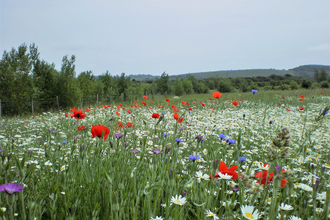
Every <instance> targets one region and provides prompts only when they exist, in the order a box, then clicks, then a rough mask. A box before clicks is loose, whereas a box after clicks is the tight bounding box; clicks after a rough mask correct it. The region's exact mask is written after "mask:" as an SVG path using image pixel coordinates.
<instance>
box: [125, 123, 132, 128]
mask: <svg viewBox="0 0 330 220" xmlns="http://www.w3.org/2000/svg"><path fill="white" fill-rule="evenodd" d="M125 128H133V123H132V122H127V123H126V126H125Z"/></svg>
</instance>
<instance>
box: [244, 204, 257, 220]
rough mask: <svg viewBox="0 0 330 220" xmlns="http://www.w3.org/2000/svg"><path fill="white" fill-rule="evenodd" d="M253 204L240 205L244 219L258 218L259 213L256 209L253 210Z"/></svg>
mask: <svg viewBox="0 0 330 220" xmlns="http://www.w3.org/2000/svg"><path fill="white" fill-rule="evenodd" d="M253 209H254V206H248V205H245V206H242V207H241V211H242V214H243V216H244V217H245V218H246V219H250V220H251V219H259V213H258V209H256V210H254V211H253Z"/></svg>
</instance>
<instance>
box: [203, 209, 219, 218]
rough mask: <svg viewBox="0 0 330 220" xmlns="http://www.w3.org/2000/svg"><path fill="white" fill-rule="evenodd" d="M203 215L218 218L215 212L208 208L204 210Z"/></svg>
mask: <svg viewBox="0 0 330 220" xmlns="http://www.w3.org/2000/svg"><path fill="white" fill-rule="evenodd" d="M205 215H206V217H212V218H213V219H218V218H219V217H218V216H217V215H216V214H214V213H213V212H211V211H210V210H206V211H205Z"/></svg>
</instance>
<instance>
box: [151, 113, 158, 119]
mask: <svg viewBox="0 0 330 220" xmlns="http://www.w3.org/2000/svg"><path fill="white" fill-rule="evenodd" d="M151 117H152V118H159V114H157V113H153V114H152V116H151Z"/></svg>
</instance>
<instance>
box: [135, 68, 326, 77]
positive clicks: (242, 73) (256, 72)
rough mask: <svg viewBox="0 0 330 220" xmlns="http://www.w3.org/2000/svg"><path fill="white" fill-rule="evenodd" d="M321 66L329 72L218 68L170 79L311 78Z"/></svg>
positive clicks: (301, 69) (299, 69)
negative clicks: (271, 76)
mask: <svg viewBox="0 0 330 220" xmlns="http://www.w3.org/2000/svg"><path fill="white" fill-rule="evenodd" d="M322 68H324V69H325V71H326V72H327V73H329V74H330V65H303V66H299V67H295V68H293V69H289V70H276V69H251V70H220V71H210V72H199V73H186V74H179V75H172V76H170V80H175V79H176V78H178V79H181V78H185V77H187V76H189V75H192V76H194V77H195V78H196V79H197V80H202V79H206V78H211V77H225V78H235V77H257V76H264V77H268V76H270V75H278V76H284V75H286V74H289V75H291V76H297V77H305V78H313V74H314V70H315V69H317V70H318V71H320V70H321V69H322ZM129 77H131V79H132V80H133V79H135V80H136V81H153V80H156V79H157V78H159V76H153V75H145V74H141V75H129Z"/></svg>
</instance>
